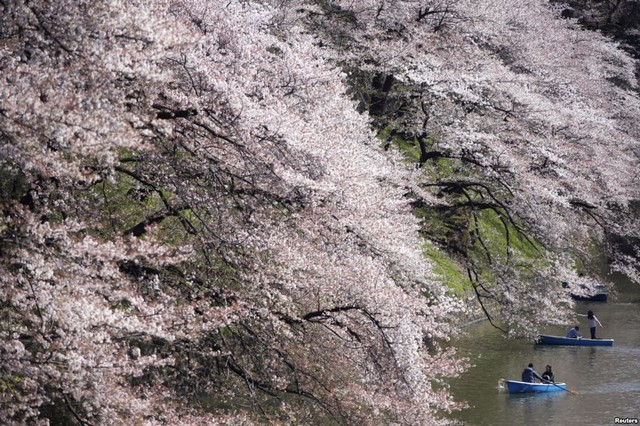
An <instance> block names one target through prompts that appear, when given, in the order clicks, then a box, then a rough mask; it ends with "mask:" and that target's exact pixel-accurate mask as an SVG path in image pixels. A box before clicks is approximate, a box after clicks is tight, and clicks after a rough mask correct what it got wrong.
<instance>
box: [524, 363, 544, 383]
mask: <svg viewBox="0 0 640 426" xmlns="http://www.w3.org/2000/svg"><path fill="white" fill-rule="evenodd" d="M534 378H535V379H538V380H540V381H541V382H542V381H544V380H543V379H542V377H540V375H539V374H538V373H536V370H534V369H533V368H531V367H527V368H525V369H524V371H523V372H522V381H523V382H527V383H535V382H536V381H535V379H534Z"/></svg>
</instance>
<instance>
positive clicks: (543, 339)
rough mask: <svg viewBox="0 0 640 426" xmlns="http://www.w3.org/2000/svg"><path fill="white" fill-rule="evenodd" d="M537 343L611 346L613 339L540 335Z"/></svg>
mask: <svg viewBox="0 0 640 426" xmlns="http://www.w3.org/2000/svg"><path fill="white" fill-rule="evenodd" d="M536 344H537V345H564V346H613V339H584V338H580V337H579V338H575V337H562V336H547V335H540V336H538V339H537V340H536Z"/></svg>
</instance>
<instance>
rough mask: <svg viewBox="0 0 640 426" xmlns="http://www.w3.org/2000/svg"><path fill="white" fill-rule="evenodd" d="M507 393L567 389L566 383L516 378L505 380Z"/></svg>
mask: <svg viewBox="0 0 640 426" xmlns="http://www.w3.org/2000/svg"><path fill="white" fill-rule="evenodd" d="M504 382H505V383H506V384H507V389H508V390H509V393H529V392H560V391H567V392H569V390H568V389H567V384H566V383H528V382H521V381H518V380H505V381H504Z"/></svg>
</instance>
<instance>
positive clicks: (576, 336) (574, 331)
mask: <svg viewBox="0 0 640 426" xmlns="http://www.w3.org/2000/svg"><path fill="white" fill-rule="evenodd" d="M578 330H580V327H579V326H577V325H576V326H575V327H573V328H572V329H570V330H569V331H568V332H567V337H571V338H572V339H579V338H581V337H582V334H580V333H578Z"/></svg>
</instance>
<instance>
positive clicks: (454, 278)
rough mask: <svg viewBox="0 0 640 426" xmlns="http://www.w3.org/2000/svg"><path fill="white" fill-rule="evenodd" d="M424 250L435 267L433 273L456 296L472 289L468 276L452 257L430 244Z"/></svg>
mask: <svg viewBox="0 0 640 426" xmlns="http://www.w3.org/2000/svg"><path fill="white" fill-rule="evenodd" d="M423 249H424V253H425V256H426V257H427V258H428V259H429V260H430V261H431V263H432V264H433V265H434V266H433V272H434V273H435V274H436V275H437V276H438V277H440V278H441V279H442V282H443V283H444V284H445V285H446V286H447V287H448V288H449V289H451V290H452V292H453V293H454V294H461V293H463V292H465V291H466V290H469V289H470V284H469V279H468V278H467V275H466V274H465V273H464V271H463V270H462V268H461V267H460V265H458V264H457V263H456V262H455V261H454V260H453V259H452V258H451V257H450V256H447V255H446V254H445V253H444V252H442V251H440V250H437V249H436V248H435V247H433V246H432V245H430V244H424V245H423Z"/></svg>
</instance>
